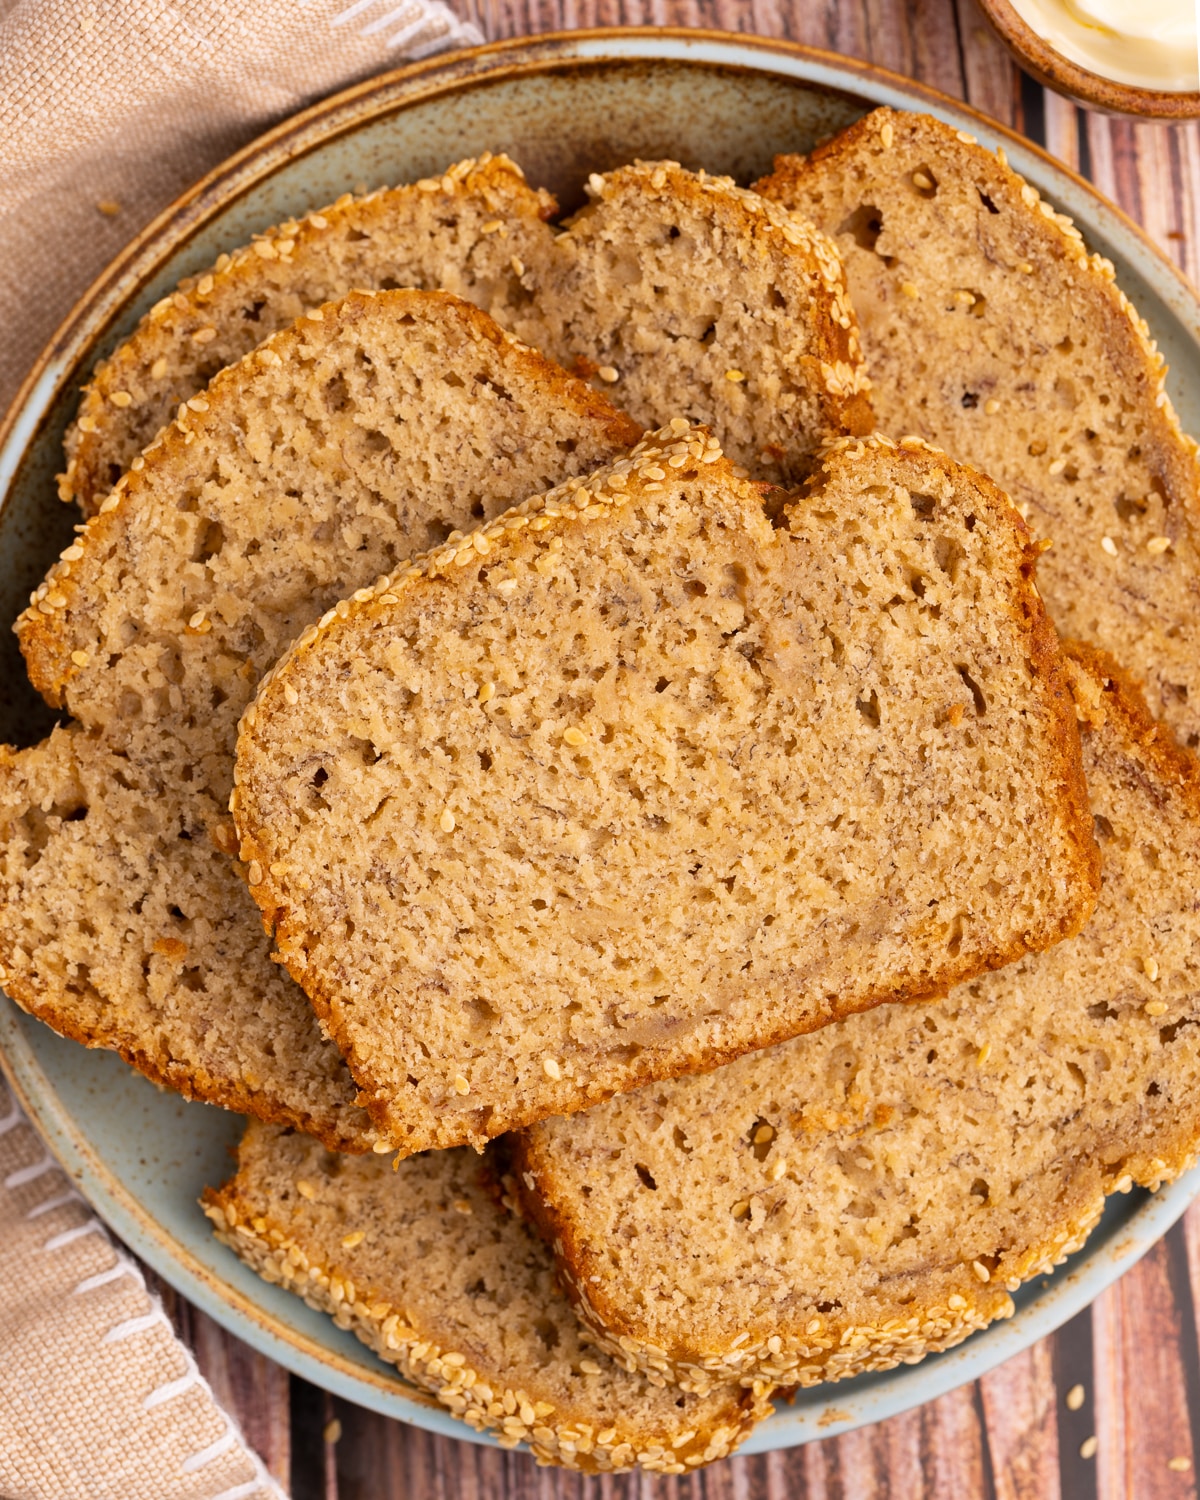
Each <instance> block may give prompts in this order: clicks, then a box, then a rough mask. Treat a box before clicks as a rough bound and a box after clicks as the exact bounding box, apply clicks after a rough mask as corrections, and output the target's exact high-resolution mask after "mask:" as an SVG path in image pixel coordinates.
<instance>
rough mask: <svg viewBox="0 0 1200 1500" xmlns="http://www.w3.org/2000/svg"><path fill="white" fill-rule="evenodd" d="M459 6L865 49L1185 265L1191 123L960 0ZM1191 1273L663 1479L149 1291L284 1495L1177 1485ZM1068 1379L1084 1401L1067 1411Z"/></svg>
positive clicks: (1174, 1242) (1198, 163)
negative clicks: (245, 1331)
mask: <svg viewBox="0 0 1200 1500" xmlns="http://www.w3.org/2000/svg"><path fill="white" fill-rule="evenodd" d="M458 4H459V8H460V10H461V11H462V12H463V13H465V14H467V15H469V16H470V18H471V19H473V20H474V21H476V23H477V24H478V25H479V27H480V28H481V30H482V31H483V32H484V34H485V35H486V36H487V37H488V38H489V39H493V38H499V37H508V36H519V35H526V34H530V33H535V32H540V31H551V30H557V29H564V28H569V27H577V26H597V25H614V24H624V25H681V26H716V27H722V28H724V29H726V30H729V31H745V32H756V33H759V34H761V35H764V36H778V37H788V38H790V39H792V40H794V41H798V42H806V43H808V44H809V45H812V46H816V47H824V48H827V49H828V50H830V51H833V52H841V53H845V54H847V55H848V56H852V57H861V58H867V59H869V60H870V61H872V62H875V63H880V64H882V65H884V66H885V67H888V68H893V69H895V70H896V71H897V72H900V73H905V74H908V75H910V76H911V77H913V78H917V79H920V80H922V81H924V82H927V83H930V84H933V85H935V86H936V87H938V88H940V89H943V90H944V91H945V92H946V93H948V94H953V95H955V96H957V97H959V98H963V99H967V100H969V101H970V102H971V103H972V104H973V105H975V106H976V107H977V108H979V109H982V110H984V111H986V112H987V113H988V114H991V115H993V116H995V117H996V118H997V119H999V120H1002V121H1004V122H1005V123H1006V124H1009V125H1013V126H1015V127H1016V128H1017V129H1019V130H1023V131H1024V132H1025V133H1026V134H1027V135H1029V136H1031V137H1032V138H1033V139H1034V140H1036V141H1039V142H1041V143H1042V144H1043V145H1045V146H1047V147H1048V148H1049V149H1050V150H1051V151H1052V152H1053V153H1054V154H1055V155H1056V156H1058V157H1059V158H1061V160H1063V161H1064V162H1066V163H1067V164H1068V165H1070V166H1072V167H1074V168H1076V169H1077V170H1079V171H1081V172H1083V174H1084V175H1085V176H1089V177H1091V179H1092V180H1093V181H1094V182H1095V183H1096V185H1097V186H1098V187H1099V188H1100V189H1101V190H1102V191H1103V192H1105V193H1107V194H1108V195H1109V197H1111V198H1114V199H1115V200H1116V201H1117V202H1118V203H1119V204H1120V205H1121V207H1122V208H1124V209H1125V210H1126V212H1127V213H1129V214H1130V215H1131V216H1132V217H1133V218H1135V219H1137V220H1138V221H1139V222H1140V223H1142V224H1143V225H1144V226H1145V228H1146V229H1147V230H1148V232H1149V233H1150V235H1151V236H1152V237H1153V239H1154V240H1155V241H1156V243H1158V244H1159V245H1161V246H1162V248H1163V249H1164V250H1165V251H1166V252H1167V253H1168V254H1169V255H1170V256H1171V257H1172V258H1173V259H1174V260H1175V261H1176V262H1177V263H1178V264H1179V265H1180V266H1181V267H1182V268H1183V269H1184V271H1186V272H1187V273H1188V274H1189V275H1190V276H1191V277H1192V278H1193V279H1194V280H1195V279H1197V277H1198V257H1200V126H1198V125H1188V126H1178V127H1176V126H1155V125H1135V124H1130V123H1126V122H1124V121H1119V120H1110V119H1106V118H1104V117H1102V116H1100V115H1094V114H1088V113H1085V112H1084V111H1081V110H1077V109H1075V108H1074V107H1073V106H1072V105H1070V104H1067V103H1065V102H1064V101H1063V100H1061V99H1059V98H1058V97H1057V96H1056V95H1054V94H1049V93H1045V92H1044V91H1043V90H1042V89H1041V88H1039V87H1038V86H1037V85H1036V84H1034V83H1033V82H1032V81H1031V80H1029V79H1028V78H1025V77H1023V76H1022V75H1021V73H1020V72H1019V71H1018V70H1017V69H1016V68H1015V67H1014V65H1013V64H1012V63H1011V62H1010V61H1009V58H1008V55H1007V53H1006V52H1004V51H1003V49H1002V48H1001V47H1000V46H999V44H998V43H997V42H996V41H995V40H994V39H993V37H992V36H991V33H990V32H989V31H988V30H987V28H986V25H985V23H984V21H983V19H982V17H981V16H980V14H979V12H978V11H977V10H976V8H975V6H974V4H973V3H972V0H910V3H908V4H905V3H903V0H458ZM1193 1287H1195V1288H1197V1289H1198V1290H1200V1205H1197V1207H1196V1208H1195V1209H1193V1210H1192V1212H1191V1213H1190V1214H1189V1215H1188V1216H1187V1217H1186V1218H1185V1219H1184V1221H1183V1222H1182V1223H1181V1224H1179V1225H1177V1226H1176V1227H1175V1229H1174V1230H1172V1232H1171V1233H1170V1234H1169V1235H1168V1236H1167V1237H1166V1239H1165V1240H1164V1241H1162V1242H1161V1243H1160V1244H1159V1245H1158V1246H1157V1247H1156V1249H1155V1250H1153V1251H1152V1252H1151V1253H1150V1254H1149V1255H1148V1256H1147V1257H1146V1258H1145V1259H1144V1260H1143V1261H1142V1262H1141V1263H1140V1264H1139V1265H1138V1266H1136V1267H1135V1268H1134V1269H1133V1270H1132V1271H1130V1272H1129V1273H1128V1274H1127V1275H1126V1276H1125V1277H1124V1278H1123V1279H1122V1280H1121V1281H1120V1282H1118V1283H1117V1284H1116V1286H1114V1287H1112V1288H1111V1289H1110V1290H1109V1291H1108V1292H1106V1293H1105V1294H1104V1295H1103V1296H1102V1297H1101V1298H1100V1299H1099V1300H1098V1301H1097V1302H1096V1304H1095V1305H1094V1306H1093V1307H1092V1308H1091V1309H1090V1310H1089V1311H1087V1312H1085V1313H1082V1314H1080V1315H1079V1316H1078V1317H1077V1318H1075V1319H1074V1321H1073V1322H1071V1323H1069V1324H1068V1325H1067V1326H1066V1327H1065V1328H1063V1329H1062V1330H1061V1331H1060V1332H1059V1333H1057V1334H1055V1335H1054V1336H1053V1337H1052V1338H1049V1339H1046V1340H1045V1341H1044V1342H1042V1343H1040V1344H1038V1345H1037V1346H1036V1347H1035V1348H1033V1349H1031V1350H1029V1352H1028V1353H1026V1354H1023V1355H1020V1356H1019V1357H1018V1358H1016V1359H1013V1360H1011V1361H1010V1362H1009V1363H1008V1364H1006V1365H1004V1366H1003V1367H1002V1368H1000V1369H999V1370H996V1371H994V1372H993V1373H992V1374H991V1375H989V1376H987V1377H986V1378H985V1379H983V1380H981V1381H979V1382H977V1383H976V1384H975V1385H973V1386H965V1387H963V1388H962V1389H961V1390H958V1391H955V1392H953V1393H952V1394H950V1395H948V1396H944V1397H942V1398H941V1400H939V1401H935V1402H932V1403H931V1404H930V1405H928V1406H926V1407H923V1408H921V1409H920V1410H918V1411H914V1412H909V1413H908V1414H906V1415H904V1416H900V1417H895V1418H893V1419H892V1420H891V1421H890V1422H885V1423H881V1424H880V1425H879V1426H876V1427H871V1428H867V1429H865V1430H863V1431H860V1432H854V1433H850V1434H848V1435H847V1436H845V1437H840V1438H832V1439H829V1440H827V1441H825V1442H823V1443H814V1444H811V1445H809V1446H808V1447H805V1448H798V1449H795V1450H793V1451H791V1452H788V1453H775V1454H771V1455H769V1456H767V1457H762V1458H733V1459H729V1460H727V1461H725V1462H724V1463H720V1464H716V1465H714V1466H713V1467H712V1468H709V1469H706V1470H704V1471H703V1472H702V1473H699V1474H695V1475H689V1476H687V1477H686V1478H683V1479H678V1480H676V1479H664V1478H659V1477H656V1476H647V1475H621V1476H617V1477H607V1478H603V1479H584V1478H581V1477H580V1476H578V1475H572V1474H565V1473H560V1472H557V1471H555V1470H545V1469H538V1468H537V1467H536V1466H535V1464H534V1462H533V1460H532V1459H531V1458H529V1457H527V1456H526V1455H524V1454H520V1453H518V1454H510V1453H502V1452H500V1451H498V1450H497V1449H494V1448H480V1447H476V1446H473V1445H470V1444H467V1443H460V1442H455V1441H453V1440H451V1439H448V1438H439V1437H433V1436H431V1435H430V1434H428V1433H425V1432H421V1431H418V1430H417V1429H416V1428H410V1427H405V1426H403V1425H401V1424H400V1423H397V1422H391V1421H388V1420H387V1419H385V1418H383V1417H378V1416H375V1415H373V1414H372V1413H370V1412H366V1411H363V1410H360V1409H359V1408H357V1407H354V1406H350V1405H348V1404H347V1403H346V1402H343V1401H335V1400H334V1399H333V1398H332V1397H329V1396H327V1395H325V1394H324V1393H322V1392H321V1391H318V1390H315V1389H314V1388H313V1387H312V1386H309V1385H307V1384H306V1383H305V1382H304V1381H301V1380H298V1379H295V1378H293V1377H289V1376H288V1375H287V1373H286V1372H285V1371H283V1370H282V1369H280V1368H279V1367H278V1366H276V1365H273V1364H272V1363H271V1362H270V1361H269V1360H267V1359H265V1358H263V1357H262V1356H261V1355H257V1354H254V1353H253V1352H252V1351H251V1350H249V1349H248V1348H246V1346H245V1345H243V1344H240V1343H239V1342H238V1341H237V1340H236V1339H233V1338H231V1337H230V1336H229V1335H227V1334H225V1333H223V1332H222V1331H221V1330H220V1329H219V1328H217V1326H216V1325H215V1324H214V1323H212V1322H211V1321H210V1320H209V1319H208V1318H206V1317H205V1316H204V1315H203V1314H202V1313H200V1312H198V1311H197V1310H195V1309H194V1308H192V1307H190V1306H188V1305H187V1304H186V1303H185V1302H184V1301H183V1300H182V1299H181V1298H179V1297H177V1296H175V1295H174V1294H173V1293H172V1292H170V1290H169V1289H166V1288H163V1289H162V1290H163V1294H164V1297H165V1300H166V1302H167V1306H168V1310H169V1311H170V1312H171V1313H172V1316H173V1317H174V1319H175V1321H176V1324H177V1326H178V1327H179V1329H180V1331H181V1333H182V1334H183V1336H184V1338H185V1339H186V1340H187V1342H188V1343H189V1344H190V1345H191V1347H192V1348H193V1349H194V1350H195V1353H196V1358H197V1360H198V1362H199V1364H200V1367H201V1369H202V1370H203V1371H204V1372H205V1374H206V1375H207V1376H208V1378H209V1380H210V1381H211V1382H212V1384H213V1386H214V1388H215V1390H216V1392H217V1395H218V1397H219V1398H221V1399H222V1400H224V1401H225V1402H226V1404H227V1405H228V1406H229V1407H230V1408H231V1409H232V1410H234V1411H235V1412H236V1413H237V1415H238V1417H239V1418H240V1420H241V1422H242V1424H243V1428H244V1430H245V1432H246V1435H247V1437H248V1438H249V1439H250V1441H251V1442H252V1443H254V1444H255V1446H256V1447H257V1448H258V1450H259V1452H261V1453H262V1455H263V1457H264V1459H265V1460H266V1462H267V1464H268V1465H269V1467H270V1468H271V1470H272V1472H273V1473H275V1474H277V1475H278V1476H279V1477H280V1478H281V1479H283V1480H284V1481H285V1482H290V1484H291V1486H292V1493H293V1497H294V1500H518V1497H519V1500H526V1497H528V1500H533V1497H537V1500H567V1497H572V1500H573V1497H576V1496H579V1497H584V1496H586V1497H588V1500H593V1497H594V1500H626V1497H628V1500H633V1497H635V1496H636V1497H639V1500H649V1497H655V1500H702V1497H703V1500H885V1497H886V1500H935V1497H936V1500H1059V1497H1061V1500H1091V1497H1096V1500H1126V1497H1136V1500H1160V1497H1161V1500H1185V1497H1189V1500H1190V1497H1194V1496H1195V1495H1196V1493H1197V1484H1196V1471H1195V1465H1197V1464H1200V1323H1198V1321H1197V1307H1196V1297H1195V1295H1194V1293H1193ZM1080 1387H1081V1388H1082V1393H1083V1404H1082V1405H1080V1406H1078V1407H1077V1409H1074V1410H1073V1409H1071V1407H1072V1406H1074V1405H1075V1404H1076V1399H1077V1395H1078V1390H1077V1388H1080ZM1073 1389H1076V1397H1074V1398H1073V1399H1072V1403H1071V1406H1069V1405H1068V1402H1067V1393H1068V1392H1069V1391H1072V1390H1073ZM1084 1455H1088V1456H1084Z"/></svg>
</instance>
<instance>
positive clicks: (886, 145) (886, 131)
mask: <svg viewBox="0 0 1200 1500" xmlns="http://www.w3.org/2000/svg"><path fill="white" fill-rule="evenodd" d="M895 138H896V132H895V131H894V130H893V129H892V122H891V121H890V120H885V121H884V122H883V124H882V125H881V126H880V127H879V139H880V140H881V141H882V142H883V149H884V150H885V151H888V150H890V149H891V145H892V142H893V140H895Z"/></svg>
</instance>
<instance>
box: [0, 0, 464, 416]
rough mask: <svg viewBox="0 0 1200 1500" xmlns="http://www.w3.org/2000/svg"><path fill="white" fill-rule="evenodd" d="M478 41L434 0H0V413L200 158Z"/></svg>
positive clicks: (209, 161) (201, 169) (215, 158)
mask: <svg viewBox="0 0 1200 1500" xmlns="http://www.w3.org/2000/svg"><path fill="white" fill-rule="evenodd" d="M482 40H483V37H482V36H481V34H480V33H479V31H478V30H477V29H476V27H474V26H473V25H469V24H467V23H464V22H463V21H461V20H460V19H459V18H458V17H457V16H456V15H455V14H454V13H453V12H452V11H451V10H450V9H449V8H448V7H447V6H446V5H445V4H443V3H440V0H0V327H2V328H3V329H4V338H3V340H2V341H0V412H2V411H3V410H4V409H5V408H6V407H7V406H8V403H9V402H10V400H11V399H12V397H13V395H14V394H15V392H16V389H17V386H18V384H19V382H20V380H21V379H22V377H23V376H24V374H25V372H26V371H27V370H28V368H29V366H30V364H31V363H32V362H33V360H34V359H35V357H36V356H37V354H38V352H39V351H40V350H41V348H42V347H43V345H44V344H45V343H46V341H47V340H48V339H49V337H50V335H51V334H52V333H53V331H54V329H55V327H56V326H57V324H58V323H59V321H60V320H61V318H62V317H63V316H64V314H65V313H66V312H67V311H68V310H69V308H70V306H71V304H72V302H73V301H74V300H75V298H76V297H78V296H79V294H80V293H81V292H83V291H84V289H85V288H86V287H87V285H88V283H89V282H90V281H91V280H92V278H93V277H94V276H96V275H97V273H98V272H99V271H101V270H102V269H103V267H104V266H105V264H106V263H107V262H108V261H109V260H111V259H112V257H113V256H114V255H115V254H116V253H117V251H118V250H120V249H121V247H122V246H123V245H125V244H126V243H127V242H128V241H129V240H130V238H132V236H133V235H134V234H135V233H136V231H137V230H139V229H140V228H141V227H142V226H143V225H144V224H145V223H147V222H148V220H150V219H151V218H152V217H153V216H154V215H155V214H156V213H157V212H158V211H159V210H160V209H162V208H165V207H166V205H167V204H168V203H169V202H170V201H171V199H172V198H173V197H175V195H176V194H177V193H179V192H180V191H181V190H182V189H184V188H185V187H187V186H188V185H189V184H190V183H192V182H194V181H195V180H196V179H197V178H198V177H200V176H202V175H203V174H204V173H205V172H206V171H208V169H209V168H210V167H213V166H215V165H216V164H217V163H218V162H219V161H221V160H222V159H223V158H224V157H226V156H228V155H229V153H230V152H231V151H234V150H235V149H236V148H237V147H239V146H241V145H244V144H245V143H246V142H247V141H249V140H251V139H253V137H254V136H255V135H257V134H258V133H259V132H260V131H262V130H263V129H265V128H266V127H267V126H268V125H270V124H272V123H274V122H275V121H276V120H280V119H283V118H284V117H285V116H287V115H289V114H292V113H294V112H295V111H296V110H297V109H299V108H301V107H302V106H303V105H305V104H308V103H311V102H312V101H313V100H315V99H319V98H321V97H322V95H325V94H328V93H330V92H332V91H333V90H334V89H338V88H341V87H343V86H345V85H346V84H348V83H353V82H354V81H355V80H357V79H359V78H364V77H367V76H368V75H370V74H372V73H377V72H379V71H380V70H381V69H383V68H387V67H395V66H398V65H399V64H400V63H402V62H404V61H407V60H410V59H413V58H418V57H424V56H426V55H428V54H430V53H432V52H436V51H438V50H440V49H441V48H444V47H447V46H454V45H463V44H470V43H475V42H480V41H482Z"/></svg>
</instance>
